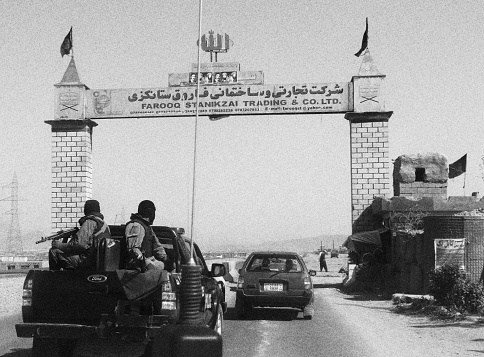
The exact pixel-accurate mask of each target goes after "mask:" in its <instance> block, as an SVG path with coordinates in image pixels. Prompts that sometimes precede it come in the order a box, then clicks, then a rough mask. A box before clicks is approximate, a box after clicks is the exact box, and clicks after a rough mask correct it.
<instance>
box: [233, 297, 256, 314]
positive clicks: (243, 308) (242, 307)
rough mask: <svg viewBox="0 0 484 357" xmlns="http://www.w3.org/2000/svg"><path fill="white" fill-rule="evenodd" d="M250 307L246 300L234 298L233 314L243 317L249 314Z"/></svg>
mask: <svg viewBox="0 0 484 357" xmlns="http://www.w3.org/2000/svg"><path fill="white" fill-rule="evenodd" d="M251 310H252V308H251V307H250V306H249V304H247V303H246V302H244V301H242V300H240V299H238V298H235V315H236V316H237V317H238V318H239V319H242V318H245V317H247V316H248V315H249V313H250V312H251Z"/></svg>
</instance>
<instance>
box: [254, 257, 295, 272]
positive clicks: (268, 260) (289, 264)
mask: <svg viewBox="0 0 484 357" xmlns="http://www.w3.org/2000/svg"><path fill="white" fill-rule="evenodd" d="M247 271H279V272H288V273H291V272H301V271H302V267H301V264H300V263H299V259H298V258H297V257H296V256H293V255H291V256H288V255H280V256H275V255H271V256H264V255H255V256H254V257H252V259H251V261H250V262H249V264H248V265H247Z"/></svg>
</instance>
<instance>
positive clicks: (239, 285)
mask: <svg viewBox="0 0 484 357" xmlns="http://www.w3.org/2000/svg"><path fill="white" fill-rule="evenodd" d="M243 285H244V278H243V277H241V276H239V279H238V280H237V289H242V286H243Z"/></svg>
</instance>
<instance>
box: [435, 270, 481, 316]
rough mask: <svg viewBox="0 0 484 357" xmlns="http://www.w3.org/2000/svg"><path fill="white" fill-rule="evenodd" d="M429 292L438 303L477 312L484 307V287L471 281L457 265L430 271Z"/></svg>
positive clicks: (461, 310) (463, 310) (464, 310)
mask: <svg viewBox="0 0 484 357" xmlns="http://www.w3.org/2000/svg"><path fill="white" fill-rule="evenodd" d="M429 292H430V294H432V295H433V296H434V298H435V302H436V304H438V305H441V306H445V307H448V308H452V309H456V310H457V311H460V312H470V313H476V312H480V311H481V310H482V309H483V307H484V290H483V287H482V286H481V285H479V284H476V283H471V282H470V281H469V280H467V279H466V278H465V274H464V273H463V272H461V271H460V270H459V267H458V266H456V265H447V264H445V265H443V266H442V267H440V268H437V269H435V270H434V271H432V272H431V273H430V287H429Z"/></svg>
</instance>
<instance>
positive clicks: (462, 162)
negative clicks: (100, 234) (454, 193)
mask: <svg viewBox="0 0 484 357" xmlns="http://www.w3.org/2000/svg"><path fill="white" fill-rule="evenodd" d="M466 168H467V154H465V155H464V156H462V157H461V158H460V159H459V160H457V161H456V162H454V163H452V164H450V165H449V178H450V179H451V178H454V177H457V176H459V175H461V174H463V173H464V172H466Z"/></svg>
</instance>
